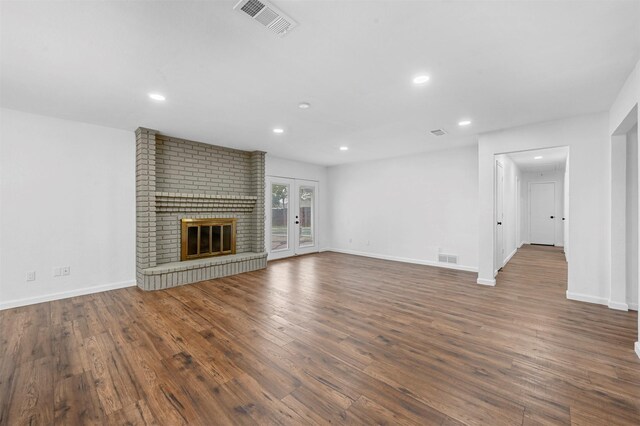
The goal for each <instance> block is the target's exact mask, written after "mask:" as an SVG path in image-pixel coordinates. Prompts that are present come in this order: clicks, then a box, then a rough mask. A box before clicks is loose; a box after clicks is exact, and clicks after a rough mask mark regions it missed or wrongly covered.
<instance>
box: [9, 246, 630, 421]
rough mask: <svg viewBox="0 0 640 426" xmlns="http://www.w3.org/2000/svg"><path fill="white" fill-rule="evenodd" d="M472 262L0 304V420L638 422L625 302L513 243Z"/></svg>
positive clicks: (321, 270)
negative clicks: (479, 269) (511, 253)
mask: <svg viewBox="0 0 640 426" xmlns="http://www.w3.org/2000/svg"><path fill="white" fill-rule="evenodd" d="M475 279H476V275H475V274H473V273H466V272H457V271H451V270H446V269H439V268H433V267H425V266H419V265H410V264H403V263H395V262H388V261H382V260H374V259H368V258H363V257H356V256H348V255H343V254H336V253H322V254H316V255H308V256H303V257H300V258H295V259H289V260H282V261H277V262H271V263H270V264H269V268H268V269H267V270H264V271H258V272H252V273H247V274H243V275H238V276H235V277H230V278H225V279H219V280H216V281H208V282H202V283H199V284H195V285H189V286H184V287H180V288H175V289H170V290H166V291H161V292H151V293H145V292H142V291H139V290H137V289H136V288H129V289H123V290H115V291H110V292H105V293H100V294H94V295H89V296H82V297H76V298H73V299H67V300H61V301H56V302H50V303H42V304H39V305H33V306H28V307H23V308H17V309H11V310H6V311H2V312H0V333H1V339H0V344H1V346H0V356H1V359H0V424H3V425H21V424H42V425H45V424H65V425H77V424H92V423H97V424H166V425H178V424H205V425H213V424H326V423H339V424H343V423H350V424H384V423H387V424H421V425H425V424H427V425H428V424H443V425H445V424H446V425H458V424H486V425H520V424H526V425H532V424H576V425H578V424H580V425H586V424H602V425H605V424H606V425H613V424H629V425H638V424H640V360H639V359H638V358H637V356H636V355H635V353H634V351H633V343H634V341H635V340H636V332H637V314H636V313H635V312H618V311H613V310H610V309H608V308H607V307H604V306H598V305H591V304H587V303H581V302H574V301H569V300H566V299H565V290H566V264H565V262H564V256H563V254H562V253H561V252H560V251H559V250H557V249H553V248H540V247H524V248H523V249H521V250H520V251H519V252H518V254H517V255H516V256H515V257H514V258H513V260H512V261H511V262H510V263H509V265H508V266H507V267H506V268H505V269H504V270H503V272H501V274H500V275H499V277H498V286H497V287H495V288H491V287H484V286H479V285H477V284H475Z"/></svg>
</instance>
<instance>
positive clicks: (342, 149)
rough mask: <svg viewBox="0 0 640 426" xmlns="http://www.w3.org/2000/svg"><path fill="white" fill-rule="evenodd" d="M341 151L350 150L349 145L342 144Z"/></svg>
mask: <svg viewBox="0 0 640 426" xmlns="http://www.w3.org/2000/svg"><path fill="white" fill-rule="evenodd" d="M340 151H349V147H348V146H341V147H340Z"/></svg>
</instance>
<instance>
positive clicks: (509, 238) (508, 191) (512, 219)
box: [496, 154, 522, 265]
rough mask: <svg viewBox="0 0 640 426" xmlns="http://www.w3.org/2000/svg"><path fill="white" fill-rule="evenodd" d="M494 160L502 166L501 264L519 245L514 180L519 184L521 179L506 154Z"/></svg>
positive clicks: (517, 170) (518, 171) (517, 210)
mask: <svg viewBox="0 0 640 426" xmlns="http://www.w3.org/2000/svg"><path fill="white" fill-rule="evenodd" d="M496 160H497V161H499V162H500V163H501V164H502V168H503V170H504V196H503V209H504V210H503V213H504V218H503V220H502V228H503V234H502V235H503V239H504V258H503V259H501V261H502V264H503V265H505V264H506V263H507V262H508V261H509V260H510V259H511V257H512V256H513V255H514V254H515V252H516V250H517V249H518V247H519V246H520V244H519V241H518V240H517V236H518V228H517V226H518V223H521V221H520V220H519V219H518V217H517V215H518V214H519V211H520V206H519V204H518V199H517V192H518V191H516V180H518V185H519V184H520V183H519V182H521V180H522V172H521V171H520V169H519V168H518V166H517V165H516V163H514V162H513V160H511V159H510V158H509V157H508V156H507V155H504V154H502V155H496ZM518 198H519V197H518Z"/></svg>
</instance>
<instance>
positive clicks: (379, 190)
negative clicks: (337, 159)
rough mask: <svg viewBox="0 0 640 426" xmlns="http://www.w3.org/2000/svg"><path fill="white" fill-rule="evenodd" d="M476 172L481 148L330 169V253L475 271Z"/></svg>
mask: <svg viewBox="0 0 640 426" xmlns="http://www.w3.org/2000/svg"><path fill="white" fill-rule="evenodd" d="M477 168H478V154H477V148H476V147H475V146H470V147H464V148H455V149H450V150H446V151H438V152H430V153H425V154H420V155H412V156H410V157H400V158H392V159H388V160H381V161H373V162H366V163H357V164H348V165H341V166H335V167H330V168H329V193H330V194H331V196H330V199H331V205H330V211H329V217H330V220H331V224H330V226H331V243H332V249H334V250H337V251H342V252H348V253H355V254H364V255H368V256H374V257H381V258H388V259H395V260H403V261H411V262H416V263H424V264H434V263H436V261H437V256H438V252H439V250H441V251H442V252H444V253H447V254H456V255H458V256H459V258H458V263H459V265H460V266H462V267H463V268H465V269H469V270H476V268H477V265H478V237H477V236H478V225H477V220H476V217H477V207H478V189H477V188H478V187H477V180H476V179H477V170H478V169H477Z"/></svg>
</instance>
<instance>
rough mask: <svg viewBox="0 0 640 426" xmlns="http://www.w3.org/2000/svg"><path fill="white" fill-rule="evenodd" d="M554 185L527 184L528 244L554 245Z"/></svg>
mask: <svg viewBox="0 0 640 426" xmlns="http://www.w3.org/2000/svg"><path fill="white" fill-rule="evenodd" d="M556 216H557V215H556V183H555V182H531V183H530V184H529V242H530V243H531V244H541V245H546V246H553V245H555V243H556Z"/></svg>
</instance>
